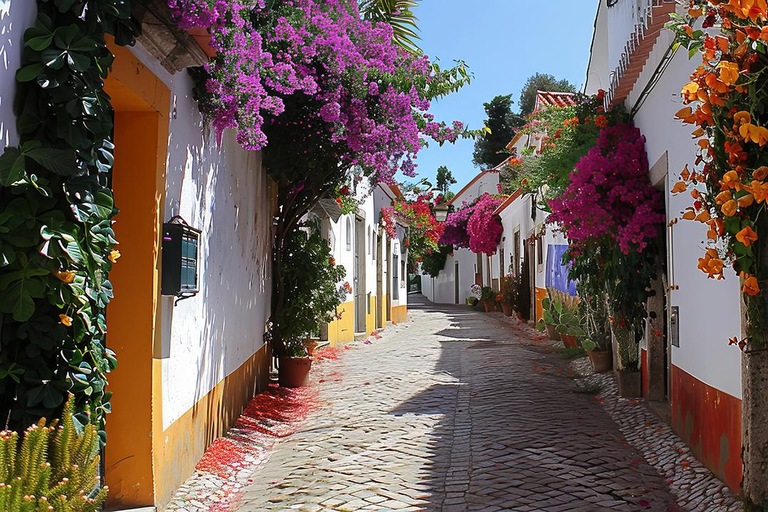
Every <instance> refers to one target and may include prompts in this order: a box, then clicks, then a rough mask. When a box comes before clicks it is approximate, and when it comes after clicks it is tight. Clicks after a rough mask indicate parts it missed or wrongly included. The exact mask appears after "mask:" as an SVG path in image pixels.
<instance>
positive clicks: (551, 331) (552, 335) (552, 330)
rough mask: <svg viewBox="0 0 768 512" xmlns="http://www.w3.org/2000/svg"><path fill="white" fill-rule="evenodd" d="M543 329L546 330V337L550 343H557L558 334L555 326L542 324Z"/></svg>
mask: <svg viewBox="0 0 768 512" xmlns="http://www.w3.org/2000/svg"><path fill="white" fill-rule="evenodd" d="M544 327H546V329H547V336H548V337H549V339H551V340H552V341H558V340H559V339H560V333H559V332H557V326H556V325H550V324H544Z"/></svg>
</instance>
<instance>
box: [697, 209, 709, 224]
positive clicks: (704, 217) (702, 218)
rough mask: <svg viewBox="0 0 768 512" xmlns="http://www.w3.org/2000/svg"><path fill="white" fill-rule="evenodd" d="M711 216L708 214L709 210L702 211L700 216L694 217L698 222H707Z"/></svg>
mask: <svg viewBox="0 0 768 512" xmlns="http://www.w3.org/2000/svg"><path fill="white" fill-rule="evenodd" d="M711 218H712V216H711V215H710V214H709V210H704V211H703V212H701V213H700V214H698V215H697V216H696V220H697V221H699V222H705V223H706V222H709V219H711Z"/></svg>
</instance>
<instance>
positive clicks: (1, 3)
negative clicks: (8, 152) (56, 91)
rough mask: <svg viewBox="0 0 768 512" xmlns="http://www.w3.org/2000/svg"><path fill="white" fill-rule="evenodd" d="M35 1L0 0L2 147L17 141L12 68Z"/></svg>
mask: <svg viewBox="0 0 768 512" xmlns="http://www.w3.org/2000/svg"><path fill="white" fill-rule="evenodd" d="M36 14H37V3H36V2H34V1H32V0H0V138H1V139H2V144H1V145H2V146H3V147H5V146H12V145H16V144H18V142H19V136H18V132H17V130H16V116H15V115H14V113H13V100H14V96H15V94H16V70H17V69H19V66H21V50H22V49H23V47H24V41H23V36H24V31H25V30H26V29H27V28H29V27H30V26H32V25H33V24H34V22H35V16H36Z"/></svg>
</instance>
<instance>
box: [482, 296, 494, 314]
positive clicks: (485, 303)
mask: <svg viewBox="0 0 768 512" xmlns="http://www.w3.org/2000/svg"><path fill="white" fill-rule="evenodd" d="M483 309H484V310H485V312H486V313H490V312H491V311H493V301H492V300H489V299H486V300H484V301H483Z"/></svg>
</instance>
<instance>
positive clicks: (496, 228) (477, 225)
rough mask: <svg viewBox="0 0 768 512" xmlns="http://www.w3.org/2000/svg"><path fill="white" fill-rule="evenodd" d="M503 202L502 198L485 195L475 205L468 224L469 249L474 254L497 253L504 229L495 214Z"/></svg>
mask: <svg viewBox="0 0 768 512" xmlns="http://www.w3.org/2000/svg"><path fill="white" fill-rule="evenodd" d="M503 200H504V199H503V198H502V197H499V196H492V195H490V194H485V195H483V196H481V197H480V199H478V201H477V203H475V207H474V211H473V213H472V216H471V217H470V218H469V222H467V232H468V233H469V249H470V250H471V251H472V252H475V253H478V254H479V253H483V254H487V255H489V256H490V255H492V254H495V253H496V249H498V247H499V241H500V240H501V233H502V232H503V231H504V228H503V227H502V225H501V219H500V218H499V216H498V215H494V214H493V212H495V211H496V208H498V207H499V205H500V204H501V203H502V201H503Z"/></svg>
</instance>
